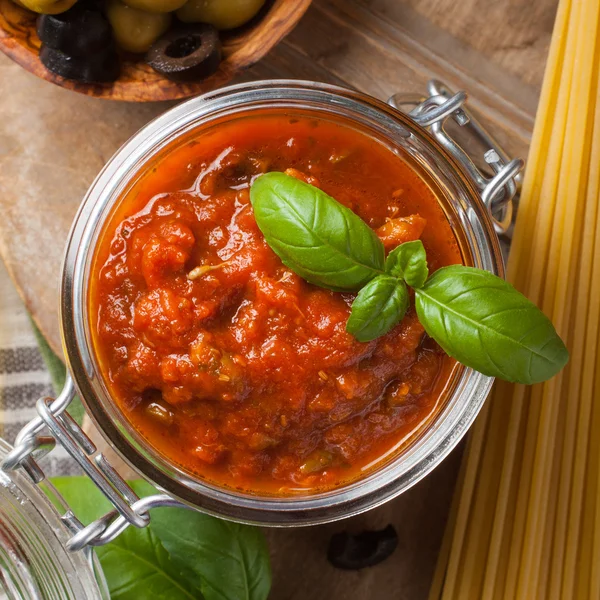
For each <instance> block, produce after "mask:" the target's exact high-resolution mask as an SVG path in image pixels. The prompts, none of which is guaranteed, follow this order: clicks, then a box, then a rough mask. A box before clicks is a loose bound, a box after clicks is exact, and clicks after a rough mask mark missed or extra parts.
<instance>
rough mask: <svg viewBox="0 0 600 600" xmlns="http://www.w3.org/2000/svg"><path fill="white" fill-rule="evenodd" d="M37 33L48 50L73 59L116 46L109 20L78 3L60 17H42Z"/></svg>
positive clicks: (96, 11) (38, 22)
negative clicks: (59, 52)
mask: <svg viewBox="0 0 600 600" xmlns="http://www.w3.org/2000/svg"><path fill="white" fill-rule="evenodd" d="M37 33H38V36H39V38H40V40H41V41H42V43H43V44H45V45H46V46H47V47H48V48H53V49H54V50H61V51H62V52H64V53H65V54H68V55H70V56H85V55H90V54H95V53H97V52H101V51H102V50H104V49H105V48H107V47H108V46H110V45H111V44H112V43H113V35H112V29H111V27H110V24H109V22H108V19H107V18H106V17H105V16H104V15H103V14H102V13H101V12H99V11H98V10H94V8H93V7H92V5H91V4H90V7H89V8H88V7H87V6H85V7H84V6H83V5H81V4H79V3H78V4H76V5H75V6H74V7H73V8H70V9H69V10H67V11H66V12H64V13H60V14H58V15H40V16H39V17H38V21H37Z"/></svg>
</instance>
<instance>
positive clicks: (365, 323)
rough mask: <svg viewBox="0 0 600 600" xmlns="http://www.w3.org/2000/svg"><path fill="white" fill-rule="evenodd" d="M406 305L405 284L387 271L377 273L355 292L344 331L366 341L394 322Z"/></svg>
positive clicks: (399, 318) (390, 327)
mask: <svg viewBox="0 0 600 600" xmlns="http://www.w3.org/2000/svg"><path fill="white" fill-rule="evenodd" d="M407 309H408V290H407V289H406V284H405V283H404V282H403V281H402V280H400V279H397V278H396V277H392V276H391V275H379V276H377V277H375V279H372V280H371V281H370V282H369V283H367V285H365V287H363V288H362V289H361V290H360V292H358V294H357V295H356V298H355V299H354V302H353V303H352V312H351V313H350V317H349V319H348V322H347V323H346V331H348V332H349V333H351V334H352V335H353V336H354V337H355V338H356V339H357V340H358V341H359V342H369V341H371V340H374V339H375V338H378V337H379V336H381V335H384V334H386V333H387V332H388V331H390V329H392V328H393V327H394V326H396V325H397V324H398V323H399V322H400V321H401V320H402V318H403V317H404V315H405V314H406V311H407Z"/></svg>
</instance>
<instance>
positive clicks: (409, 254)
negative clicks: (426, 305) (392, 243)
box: [385, 240, 429, 288]
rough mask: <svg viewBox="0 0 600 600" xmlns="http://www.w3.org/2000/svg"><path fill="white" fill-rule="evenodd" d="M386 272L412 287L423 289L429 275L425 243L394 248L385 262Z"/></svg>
mask: <svg viewBox="0 0 600 600" xmlns="http://www.w3.org/2000/svg"><path fill="white" fill-rule="evenodd" d="M385 272H386V273H389V274H390V275H394V276H396V277H399V278H400V279H404V281H406V283H407V284H408V285H410V287H413V288H420V287H422V286H423V284H424V283H425V281H426V279H427V276H428V275H429V269H428V268H427V256H426V254H425V247H424V246H423V242H422V241H421V240H415V241H413V242H405V243H404V244H400V245H399V246H397V247H396V248H394V249H393V250H392V251H391V252H390V253H389V254H388V257H387V259H386V261H385Z"/></svg>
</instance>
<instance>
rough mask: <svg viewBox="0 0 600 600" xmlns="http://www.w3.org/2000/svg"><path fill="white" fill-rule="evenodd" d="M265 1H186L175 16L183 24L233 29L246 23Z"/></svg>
mask: <svg viewBox="0 0 600 600" xmlns="http://www.w3.org/2000/svg"><path fill="white" fill-rule="evenodd" d="M264 3H265V0H188V2H186V4H184V5H183V6H182V7H181V8H180V9H179V10H178V11H177V16H178V17H179V18H180V19H181V20H182V21H184V22H185V23H208V24H209V25H212V26H213V27H216V28H217V29H234V28H235V27H239V26H240V25H243V24H244V23H247V22H248V21H249V20H250V19H251V18H252V17H253V16H254V15H256V13H257V12H258V11H259V10H260V9H261V8H262V6H263V4H264Z"/></svg>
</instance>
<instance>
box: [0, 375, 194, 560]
mask: <svg viewBox="0 0 600 600" xmlns="http://www.w3.org/2000/svg"><path fill="white" fill-rule="evenodd" d="M74 397H75V388H74V385H73V381H72V379H71V378H70V377H67V379H66V381H65V386H64V388H63V390H62V392H61V393H60V394H59V395H58V397H57V398H56V399H52V398H40V399H39V400H38V401H37V403H36V410H37V413H38V416H37V417H35V418H34V419H32V420H31V421H30V422H29V423H28V424H27V425H25V427H24V428H23V429H22V430H21V431H20V432H19V434H18V435H17V438H16V440H15V444H14V449H13V450H12V452H10V453H9V454H8V456H7V457H6V458H5V460H4V462H3V463H2V465H0V468H1V469H3V470H5V471H12V470H16V469H23V470H24V471H25V472H26V473H27V474H28V475H29V476H30V478H31V479H32V481H33V482H34V483H41V482H42V481H44V479H45V475H44V472H43V470H42V469H41V467H40V466H39V464H38V461H39V459H40V458H42V457H43V456H44V455H45V454H47V453H48V452H50V451H51V450H52V449H53V448H54V445H55V443H58V444H60V445H61V446H62V447H63V448H64V449H65V450H66V451H67V453H68V454H69V455H70V456H71V458H73V459H74V460H75V461H76V462H77V464H78V465H79V466H80V467H81V469H82V470H83V472H84V473H85V474H86V475H87V476H88V477H89V478H90V479H91V480H92V481H93V482H94V484H95V485H96V487H97V488H98V489H99V490H100V491H101V492H102V493H103V494H104V496H105V497H106V498H107V499H108V500H109V502H110V503H111V504H112V505H113V506H114V507H115V508H114V510H112V511H110V512H109V513H107V514H106V515H104V516H103V517H101V518H100V519H97V520H96V521H93V522H92V523H90V524H89V525H83V523H81V521H79V519H78V518H77V517H76V516H75V515H74V514H73V512H72V511H67V512H66V513H65V514H64V515H61V519H62V521H63V522H64V523H65V525H66V527H67V528H68V529H69V531H70V532H71V533H72V534H73V536H72V537H71V539H70V540H69V542H68V543H67V549H68V550H72V551H76V550H81V549H83V548H86V547H90V546H102V545H104V544H107V543H108V542H111V541H112V540H114V539H115V538H116V537H117V536H118V535H120V534H121V533H122V532H123V531H124V530H125V529H126V528H127V527H129V525H134V526H135V527H146V525H148V523H149V522H150V515H149V514H148V513H149V511H150V510H151V509H153V508H159V507H165V506H170V507H181V508H187V507H186V506H185V505H184V504H182V503H181V502H179V501H177V500H175V499H173V498H171V497H170V496H168V495H167V494H155V495H153V496H148V497H146V498H140V497H139V496H137V494H136V493H135V492H134V491H133V489H131V487H130V486H129V485H128V484H127V482H126V481H125V480H124V479H123V478H122V477H121V476H120V475H119V474H118V473H117V471H116V470H115V469H114V468H113V467H112V465H111V464H110V463H109V462H108V461H107V460H106V458H105V457H104V455H103V454H102V453H99V452H98V451H97V448H96V446H95V445H94V443H93V442H92V441H91V440H90V438H89V437H88V436H87V435H86V434H85V432H84V431H83V430H82V429H81V427H79V425H78V424H77V423H76V422H75V421H74V420H73V418H72V417H71V415H69V413H68V412H67V410H66V409H67V407H68V406H69V404H70V403H71V402H72V400H73V398H74ZM45 429H47V430H48V432H49V433H50V434H51V435H50V436H48V435H43V434H42V433H43V432H44V430H45Z"/></svg>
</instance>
